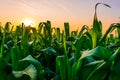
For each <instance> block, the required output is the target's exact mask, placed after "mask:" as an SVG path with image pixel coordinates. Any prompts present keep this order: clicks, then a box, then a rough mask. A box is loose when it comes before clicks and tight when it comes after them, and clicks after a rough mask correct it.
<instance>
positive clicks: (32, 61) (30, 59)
mask: <svg viewBox="0 0 120 80" xmlns="http://www.w3.org/2000/svg"><path fill="white" fill-rule="evenodd" d="M19 61H20V62H21V61H28V62H29V63H30V64H33V65H34V66H35V68H36V69H37V75H38V77H39V78H40V79H43V80H44V69H43V67H42V64H41V63H40V62H39V61H38V60H36V59H34V58H33V57H32V56H31V55H28V56H27V57H25V58H23V59H21V60H19Z"/></svg>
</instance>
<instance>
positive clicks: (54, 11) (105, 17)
mask: <svg viewBox="0 0 120 80" xmlns="http://www.w3.org/2000/svg"><path fill="white" fill-rule="evenodd" d="M97 2H102V3H107V4H109V5H110V6H111V7H112V8H107V7H104V6H102V5H100V6H99V7H98V11H97V12H98V18H99V19H100V20H101V21H102V23H103V30H104V31H105V30H106V29H107V28H108V26H109V25H110V24H111V23H114V22H119V21H120V19H119V18H118V17H120V10H119V8H120V0H0V22H2V25H4V23H5V22H7V21H10V22H12V23H13V24H17V25H19V24H20V23H21V22H22V21H24V20H25V19H30V20H33V21H34V22H35V25H38V23H39V22H43V21H47V20H50V21H51V23H52V26H53V27H61V28H63V25H64V22H69V23H70V26H71V30H75V29H77V28H81V26H83V25H88V26H91V25H92V21H93V15H94V6H95V4H96V3H97Z"/></svg>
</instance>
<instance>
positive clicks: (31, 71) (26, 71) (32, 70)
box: [12, 64, 37, 80]
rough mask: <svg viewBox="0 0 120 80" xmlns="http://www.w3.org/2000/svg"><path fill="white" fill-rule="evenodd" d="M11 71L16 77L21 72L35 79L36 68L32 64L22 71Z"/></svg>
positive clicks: (20, 74) (19, 75)
mask: <svg viewBox="0 0 120 80" xmlns="http://www.w3.org/2000/svg"><path fill="white" fill-rule="evenodd" d="M12 73H13V74H14V76H15V77H16V78H20V77H22V76H23V74H26V75H28V76H29V77H30V78H31V80H36V76H37V70H36V68H35V67H34V65H32V64H30V65H29V66H28V67H27V68H26V69H24V70H22V71H12Z"/></svg>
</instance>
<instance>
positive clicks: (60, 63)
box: [56, 55, 71, 80]
mask: <svg viewBox="0 0 120 80" xmlns="http://www.w3.org/2000/svg"><path fill="white" fill-rule="evenodd" d="M59 72H60V77H61V80H71V66H70V62H69V60H68V59H67V60H66V57H65V56H64V55H63V56H57V58H56V73H57V74H58V73H59Z"/></svg>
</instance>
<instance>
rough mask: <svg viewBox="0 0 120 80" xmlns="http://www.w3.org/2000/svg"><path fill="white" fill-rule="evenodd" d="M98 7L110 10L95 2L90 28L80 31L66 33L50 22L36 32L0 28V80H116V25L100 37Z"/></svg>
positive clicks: (119, 56) (119, 28)
mask: <svg viewBox="0 0 120 80" xmlns="http://www.w3.org/2000/svg"><path fill="white" fill-rule="evenodd" d="M98 5H104V6H106V7H109V8H110V6H109V5H107V4H103V3H97V4H96V5H95V13H94V18H93V25H92V28H90V27H89V26H87V25H84V26H83V27H82V28H81V30H80V31H78V30H76V31H70V26H69V23H64V30H61V29H60V28H55V27H52V26H51V22H50V21H47V22H40V23H39V25H38V27H37V29H36V28H35V27H34V28H33V27H31V26H27V27H25V25H24V23H22V24H21V25H18V26H16V27H15V26H12V23H11V22H7V23H6V25H5V26H4V27H3V26H0V80H119V79H120V23H112V24H111V25H110V27H109V28H108V30H106V32H105V33H104V34H102V33H103V32H102V22H101V21H99V20H98V18H97V11H96V10H97V6H98ZM14 28H15V30H13V29H14ZM114 30H116V34H117V36H114V35H113V34H111V32H112V31H114Z"/></svg>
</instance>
